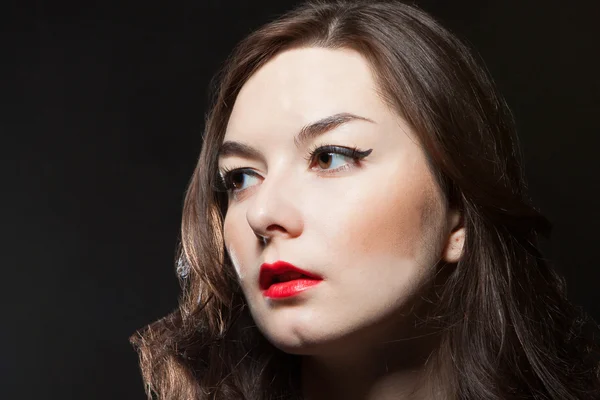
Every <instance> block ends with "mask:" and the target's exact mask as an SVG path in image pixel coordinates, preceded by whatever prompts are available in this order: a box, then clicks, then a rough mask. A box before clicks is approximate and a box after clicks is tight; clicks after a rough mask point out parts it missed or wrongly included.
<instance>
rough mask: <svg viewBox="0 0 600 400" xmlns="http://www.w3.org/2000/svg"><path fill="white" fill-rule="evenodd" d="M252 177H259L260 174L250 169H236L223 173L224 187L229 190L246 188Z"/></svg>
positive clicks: (234, 190) (236, 190)
mask: <svg viewBox="0 0 600 400" xmlns="http://www.w3.org/2000/svg"><path fill="white" fill-rule="evenodd" d="M252 179H255V180H256V179H258V175H257V174H256V173H255V172H253V171H252V170H249V169H234V170H231V171H225V172H222V173H221V185H222V188H223V189H224V190H225V191H228V192H240V191H242V190H246V189H247V187H244V186H245V185H246V184H248V181H250V183H251V181H252Z"/></svg>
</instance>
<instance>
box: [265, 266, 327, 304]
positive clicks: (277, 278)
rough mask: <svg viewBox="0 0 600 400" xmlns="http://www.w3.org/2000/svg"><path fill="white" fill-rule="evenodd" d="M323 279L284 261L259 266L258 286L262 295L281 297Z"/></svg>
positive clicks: (298, 291)
mask: <svg viewBox="0 0 600 400" xmlns="http://www.w3.org/2000/svg"><path fill="white" fill-rule="evenodd" d="M321 281H323V278H321V277H320V276H318V275H315V274H313V273H311V272H308V271H304V270H302V269H300V268H298V267H295V266H294V265H292V264H290V263H287V262H285V261H277V262H275V263H273V264H267V263H264V264H263V265H261V266H260V277H259V286H260V289H261V290H262V292H263V296H265V297H270V298H274V299H281V298H286V297H291V296H294V295H296V294H298V293H300V292H303V291H304V290H306V289H308V288H310V287H312V286H315V285H317V284H318V283H319V282H321Z"/></svg>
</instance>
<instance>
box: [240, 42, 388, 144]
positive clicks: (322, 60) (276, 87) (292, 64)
mask: <svg viewBox="0 0 600 400" xmlns="http://www.w3.org/2000/svg"><path fill="white" fill-rule="evenodd" d="M384 108H385V104H384V102H383V101H382V100H381V99H380V98H379V96H378V93H377V90H376V85H375V81H374V79H373V76H372V74H371V70H370V66H369V64H368V62H367V60H366V59H364V57H362V55H360V54H359V53H358V52H355V51H353V50H349V49H326V48H318V47H309V48H298V49H291V50H287V51H285V52H283V53H281V54H278V55H277V56H275V57H274V58H273V59H272V60H270V61H269V62H267V63H266V64H265V65H264V66H262V67H261V68H260V69H259V70H258V71H257V72H256V73H255V74H254V75H252V76H251V77H250V78H249V79H248V81H247V82H246V83H245V84H244V86H243V87H242V89H241V90H240V93H239V94H238V97H237V99H236V102H235V104H234V107H233V110H232V113H231V117H230V120H229V125H228V131H233V132H235V131H238V130H239V129H243V130H248V129H249V128H252V127H257V128H260V129H264V128H266V127H265V124H266V125H269V123H271V122H274V121H276V122H277V125H281V124H283V125H289V127H290V128H291V127H298V126H303V125H304V124H306V123H309V122H311V121H315V120H318V119H320V118H322V117H323V116H324V115H334V114H337V113H341V112H345V113H351V114H357V115H363V116H365V117H367V118H371V119H375V118H376V114H378V113H380V112H381V111H382V110H383V109H384Z"/></svg>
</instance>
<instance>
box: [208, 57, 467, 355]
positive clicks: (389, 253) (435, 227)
mask: <svg viewBox="0 0 600 400" xmlns="http://www.w3.org/2000/svg"><path fill="white" fill-rule="evenodd" d="M336 115H337V117H335V118H333V119H332V120H330V121H329V122H327V123H321V124H316V125H314V124H315V122H317V121H320V120H323V119H324V118H328V117H332V116H336ZM311 124H313V125H312V128H313V129H306V130H304V132H305V133H311V132H312V133H313V134H309V135H305V136H304V140H300V138H296V135H298V134H299V132H301V130H302V128H303V127H307V126H310V125H311ZM224 142H239V143H243V144H245V145H247V146H250V147H251V148H252V149H254V153H255V154H254V156H251V155H249V154H244V153H239V152H235V151H228V152H225V153H223V154H222V156H221V157H220V158H219V168H220V169H221V170H223V169H229V170H232V169H238V168H244V169H245V170H244V171H238V172H237V173H235V174H233V175H232V179H231V181H232V182H234V183H235V185H234V188H233V192H232V193H230V196H229V206H228V210H227V214H226V215H225V220H224V240H225V245H226V248H227V250H228V254H229V256H230V258H231V260H232V262H233V264H234V267H235V269H236V272H237V274H238V277H239V282H240V285H241V287H242V290H243V293H244V295H245V297H246V299H247V302H248V305H249V308H250V311H251V314H252V316H253V318H254V320H255V322H256V324H257V325H258V327H259V329H260V330H261V331H262V332H263V334H264V335H265V336H266V337H267V338H268V339H269V340H270V341H271V342H272V343H273V344H274V345H275V346H277V347H279V348H280V349H282V350H284V351H287V352H291V353H296V354H316V353H318V352H322V351H326V349H327V346H333V345H335V344H336V343H338V344H339V343H341V342H342V341H343V340H344V339H347V338H348V337H353V336H354V337H356V335H358V336H359V337H361V336H362V337H366V336H364V335H367V334H368V333H369V332H371V331H372V332H375V330H377V329H379V330H378V332H379V333H378V335H379V334H381V333H382V332H383V335H384V336H390V337H392V336H393V334H394V332H392V331H390V329H396V328H397V327H398V323H400V324H401V323H402V320H403V318H404V317H402V314H403V312H407V307H408V303H409V300H410V298H412V296H414V295H415V294H416V293H417V292H418V291H419V290H420V289H422V285H423V284H424V283H425V282H426V281H427V280H428V279H429V278H430V277H431V275H432V274H433V273H434V272H435V268H434V265H435V264H436V262H438V261H439V260H440V259H444V260H446V261H449V262H455V261H457V259H458V257H459V255H460V248H461V246H462V237H463V236H462V228H457V224H458V222H459V217H458V215H456V213H454V212H451V211H450V210H448V209H447V208H446V206H445V203H444V201H443V197H442V193H441V192H440V189H439V188H438V186H437V185H436V183H435V180H434V178H433V176H432V174H431V173H430V171H429V169H428V165H427V162H426V159H425V155H424V153H423V150H422V149H421V147H420V146H419V143H418V141H417V138H416V135H415V134H414V133H413V132H412V131H411V129H410V128H409V126H408V125H407V124H406V122H405V121H403V119H402V118H400V117H399V116H398V115H397V113H395V112H394V111H393V110H392V109H390V108H389V107H388V106H387V105H386V104H385V103H384V102H383V101H382V100H381V99H380V97H379V95H378V94H377V87H376V83H375V81H374V77H373V75H372V74H371V71H370V68H369V64H368V62H367V61H366V60H365V59H364V58H363V57H362V56H361V55H360V54H359V53H357V52H354V51H352V50H347V49H341V50H331V49H323V48H301V49H292V50H288V51H285V52H283V53H281V54H279V55H278V56H276V57H275V58H273V59H272V60H270V61H269V62H268V63H267V64H265V65H264V66H263V67H261V68H260V69H259V70H258V71H257V72H256V73H255V74H254V75H253V76H252V77H251V78H250V79H249V80H248V81H247V82H246V83H245V84H244V86H243V87H242V89H241V91H240V93H239V95H238V97H237V99H236V102H235V104H234V107H233V111H232V114H231V118H230V120H229V123H228V126H227V131H226V134H225V138H224ZM324 145H332V146H336V147H337V148H342V150H343V148H346V149H352V148H355V147H356V148H357V149H358V150H359V151H368V150H370V151H371V152H370V153H369V154H368V155H366V156H365V157H364V158H362V159H357V160H355V159H353V158H352V157H350V156H348V155H343V154H336V153H333V154H332V151H331V149H329V150H326V151H323V152H320V153H317V154H315V155H314V157H311V151H312V150H314V149H316V148H318V147H320V146H324ZM229 148H230V149H231V146H229ZM334 151H335V149H334ZM257 235H263V236H266V237H268V238H269V240H268V242H267V243H266V244H263V243H261V241H260V240H259V238H258V237H257ZM276 261H285V262H288V263H291V264H293V265H295V266H296V267H298V268H301V269H303V270H305V271H308V272H311V273H313V274H315V275H317V276H318V277H320V278H321V279H322V280H320V281H318V284H316V285H314V286H310V287H308V288H307V289H306V290H303V291H300V292H298V293H295V294H294V295H292V296H291V297H283V298H274V297H270V296H268V295H267V292H265V291H264V287H263V288H261V285H260V284H259V277H260V269H261V265H262V264H263V263H274V262H276ZM288 278H289V277H288ZM392 321H393V322H392ZM392 326H394V328H391V327H392ZM381 327H387V328H385V329H383V330H382V329H381ZM386 329H387V331H386ZM382 337H383V336H381V337H380V338H382Z"/></svg>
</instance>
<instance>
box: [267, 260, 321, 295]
mask: <svg viewBox="0 0 600 400" xmlns="http://www.w3.org/2000/svg"><path fill="white" fill-rule="evenodd" d="M286 272H298V273H300V274H302V275H306V276H307V277H308V278H310V279H319V280H321V279H323V278H321V277H320V276H318V275H316V274H313V273H312V272H308V271H305V270H303V269H300V268H298V267H296V266H295V265H292V264H290V263H288V262H285V261H276V262H274V263H273V264H269V263H264V264H262V265H261V266H260V276H259V278H258V280H259V285H260V288H261V289H262V290H266V289H268V288H269V286H271V284H272V283H273V281H274V279H275V277H276V276H278V275H281V274H284V273H286Z"/></svg>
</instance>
